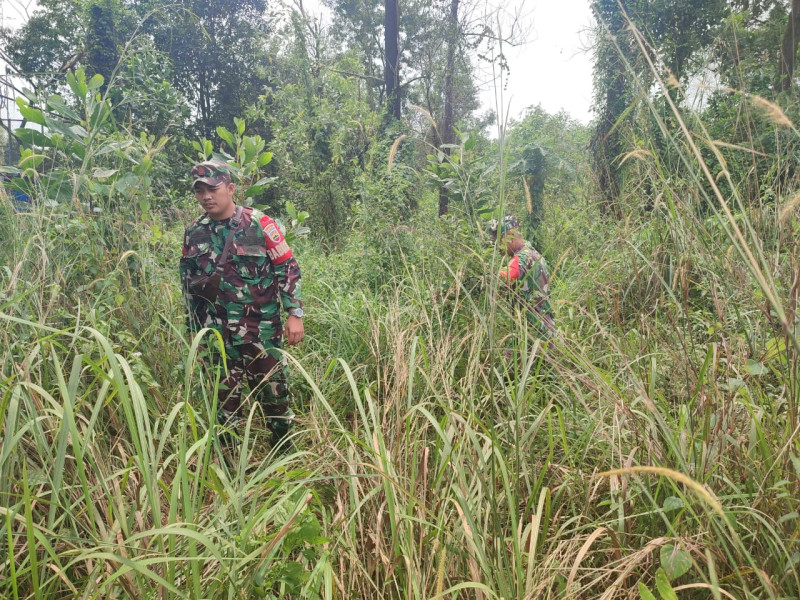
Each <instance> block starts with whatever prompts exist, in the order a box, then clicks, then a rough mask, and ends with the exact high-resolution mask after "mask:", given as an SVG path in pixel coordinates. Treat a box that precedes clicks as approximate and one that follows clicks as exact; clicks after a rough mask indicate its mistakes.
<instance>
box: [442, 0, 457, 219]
mask: <svg viewBox="0 0 800 600" xmlns="http://www.w3.org/2000/svg"><path fill="white" fill-rule="evenodd" d="M458 3H459V0H451V2H450V20H449V26H448V28H447V31H448V35H447V64H446V65H445V71H444V119H443V120H442V145H447V144H452V143H454V142H455V139H456V135H455V131H454V130H453V71H454V70H455V62H456V46H457V45H458ZM444 152H445V154H448V155H449V154H450V148H444ZM449 203H450V197H449V196H448V195H447V190H446V189H445V188H444V186H441V187H439V216H440V217H441V216H442V215H445V214H447V205H448V204H449Z"/></svg>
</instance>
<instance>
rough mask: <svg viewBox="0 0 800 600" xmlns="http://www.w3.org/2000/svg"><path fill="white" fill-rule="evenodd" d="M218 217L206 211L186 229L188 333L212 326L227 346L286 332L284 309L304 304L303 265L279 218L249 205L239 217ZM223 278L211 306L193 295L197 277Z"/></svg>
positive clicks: (184, 270) (183, 262)
mask: <svg viewBox="0 0 800 600" xmlns="http://www.w3.org/2000/svg"><path fill="white" fill-rule="evenodd" d="M233 221H234V219H233V218H231V219H224V220H222V221H214V220H212V219H211V218H210V217H208V215H203V216H201V217H199V218H197V219H195V220H194V221H193V222H192V223H191V224H190V225H189V227H187V228H186V232H185V233H184V238H183V253H182V256H181V261H180V276H181V283H182V287H183V293H184V298H185V299H186V303H187V308H188V312H189V316H188V326H189V329H190V331H198V330H199V329H201V328H203V327H211V328H212V329H216V330H217V331H219V332H220V334H222V337H223V339H224V340H225V345H226V346H236V345H240V344H249V343H253V342H258V341H260V342H261V343H265V344H266V343H269V340H270V339H272V338H274V337H276V336H279V335H281V334H282V332H283V326H282V320H281V308H282V309H283V310H284V311H288V310H289V309H290V308H299V307H302V305H303V304H302V301H301V300H300V268H299V267H298V265H297V261H296V260H295V259H294V257H293V256H292V251H291V249H290V248H289V245H288V244H287V243H286V240H284V238H283V235H282V234H281V232H280V230H279V229H278V227H277V225H275V222H274V221H273V220H272V219H270V218H269V217H268V216H266V215H265V214H264V213H262V212H261V211H259V210H256V209H253V208H250V207H245V208H244V209H243V210H242V215H241V221H240V222H239V223H238V225H235V224H234V222H233ZM232 227H234V228H235V232H234V235H233V242H232V244H231V248H230V251H229V255H228V259H227V260H226V261H225V264H224V265H219V264H218V263H219V259H220V258H221V254H222V253H223V249H224V247H225V240H226V238H227V236H228V233H229V232H230V231H231V228H232ZM218 266H219V267H220V270H219V273H220V275H221V281H220V284H219V293H218V295H217V298H216V301H215V302H214V303H213V304H212V303H210V302H208V301H207V300H205V299H204V298H202V297H198V296H196V295H193V294H191V293H189V289H190V285H191V283H192V282H193V281H196V280H197V279H198V278H201V277H203V276H206V275H210V274H212V273H214V270H215V269H216V268H217V267H218Z"/></svg>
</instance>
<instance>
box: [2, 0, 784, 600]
mask: <svg viewBox="0 0 800 600" xmlns="http://www.w3.org/2000/svg"><path fill="white" fill-rule="evenodd" d="M330 4H331V7H332V8H333V9H334V11H335V14H336V21H335V23H336V26H335V29H334V30H333V32H331V31H326V30H325V29H324V28H322V27H321V26H320V23H319V22H317V21H315V20H313V19H310V18H309V17H308V15H306V14H304V13H303V12H302V10H301V9H302V5H301V4H300V5H299V6H298V10H297V11H283V12H282V11H275V12H271V11H273V7H272V6H271V5H267V4H265V3H259V2H240V3H233V4H232V3H230V2H227V1H226V2H223V1H221V0H220V1H214V2H210V3H209V2H207V3H196V2H181V3H178V4H173V5H171V8H170V9H169V10H166V9H165V7H164V6H162V5H159V4H157V3H153V2H149V3H147V2H118V1H117V0H91V1H87V2H79V3H74V2H60V1H58V0H43V1H42V2H41V3H40V6H41V9H40V10H41V12H40V13H39V14H38V15H37V16H35V17H34V18H33V19H31V21H29V23H28V24H27V25H26V26H25V27H24V28H23V29H22V30H20V31H18V32H12V33H10V34H8V35H9V40H10V44H9V45H8V51H9V52H10V53H11V54H12V57H14V58H15V60H17V61H18V62H17V65H18V66H20V68H21V69H22V70H23V71H24V72H25V73H26V74H27V75H26V76H27V77H28V78H29V80H28V84H29V86H30V89H27V90H26V91H25V93H24V94H20V97H19V100H18V102H17V105H18V109H19V111H20V112H21V114H22V116H23V117H24V119H25V120H26V124H25V126H24V127H22V128H20V129H19V130H18V131H16V132H15V135H16V136H17V139H18V141H19V142H20V144H21V152H20V156H19V160H18V161H17V162H16V163H15V164H14V165H4V166H2V167H0V171H2V173H3V174H4V175H7V176H9V180H8V181H7V182H6V184H5V186H4V188H3V189H2V190H0V240H2V241H3V243H2V244H0V429H1V430H2V439H3V443H2V446H1V447H0V530H1V531H2V537H1V538H0V539H2V542H0V596H1V597H3V598H6V597H8V598H15V599H17V598H37V599H39V598H64V597H70V598H73V597H74V598H96V597H108V598H198V599H199V598H254V597H266V598H325V599H333V598H343V597H344V598H376V599H378V598H381V599H382V598H431V599H433V598H445V597H446V598H476V597H477V598H487V599H488V598H529V599H533V598H565V599H566V598H595V597H597V598H635V597H640V598H643V599H650V598H657V597H659V598H661V599H662V600H668V599H674V598H684V597H685V598H706V597H709V596H711V597H713V598H722V597H725V598H736V599H743V600H744V599H755V598H772V599H776V600H777V599H779V598H794V597H797V596H798V594H800V576H798V570H799V567H800V518H798V503H797V498H798V497H800V438H799V437H798V433H799V432H800V404H799V403H798V399H799V398H800V388H799V387H798V382H800V377H799V376H800V344H798V335H797V331H798V318H797V306H798V294H800V284H799V283H798V273H800V270H799V269H798V267H800V254H798V246H797V243H796V241H795V240H796V239H797V237H798V233H800V214H799V213H798V210H799V207H800V200H798V198H800V196H798V195H797V189H798V173H797V169H796V164H795V163H796V156H795V155H796V154H797V152H796V144H797V141H798V130H797V128H796V126H795V125H794V123H795V122H796V116H797V114H796V108H795V104H794V92H793V91H792V90H791V89H790V90H781V89H780V88H781V87H782V86H781V81H782V80H781V76H780V70H779V65H780V63H779V56H780V54H779V52H778V50H779V46H778V47H776V46H775V45H774V44H775V43H779V42H780V41H781V40H782V39H783V38H782V37H781V36H782V34H783V32H784V31H785V29H784V27H785V25H786V23H787V22H788V18H789V12H790V11H789V10H788V6H784V4H782V3H780V2H772V1H771V0H764V1H759V2H752V1H751V2H748V3H746V6H742V4H743V3H740V2H730V3H721V2H720V3H689V7H688V8H687V9H686V11H685V12H684V13H682V14H681V19H683V20H678V21H674V22H673V21H670V20H669V19H666V20H665V15H669V14H671V13H670V11H672V12H675V8H674V5H675V3H673V2H663V1H658V2H656V1H655V0H654V1H652V2H644V1H642V2H636V3H633V2H631V3H627V2H625V3H621V4H620V3H616V2H600V1H599V0H598V1H597V2H595V5H596V7H597V14H598V16H599V17H601V18H600V21H599V27H606V28H610V33H611V34H612V35H611V36H608V35H605V34H603V35H601V36H599V37H598V40H597V46H596V53H597V54H596V56H597V63H596V64H597V65H598V78H599V81H598V86H597V93H598V100H599V104H598V112H597V115H598V119H597V122H595V123H594V124H593V127H591V128H590V127H586V126H584V125H582V124H580V123H577V122H575V121H574V120H573V119H571V118H570V117H569V115H567V114H564V113H559V114H556V115H552V114H548V113H547V112H546V111H544V110H542V109H541V108H540V107H532V108H530V109H529V110H528V111H527V112H526V113H525V114H524V115H523V116H522V117H521V118H520V119H519V120H518V121H516V122H512V123H511V124H510V125H509V126H508V128H507V129H506V130H505V131H503V135H501V136H500V138H499V139H490V138H488V137H487V136H486V135H485V133H484V132H483V131H482V130H481V127H480V126H478V124H479V123H481V122H485V121H482V117H481V115H479V114H476V112H475V110H474V109H475V104H474V86H473V84H472V81H473V80H472V71H471V61H472V58H471V57H472V54H470V51H469V50H467V49H472V50H474V48H475V44H476V43H478V42H476V41H475V40H477V39H479V38H480V39H481V40H482V41H481V42H480V43H484V42H485V41H486V40H487V39H491V38H492V35H491V34H490V31H489V29H488V27H491V26H492V25H491V23H488V22H487V23H484V25H485V26H486V27H485V28H484V29H481V28H480V27H478V26H477V24H476V23H477V22H476V21H475V20H474V15H475V14H476V12H475V11H473V12H470V11H469V10H467V9H469V8H470V6H472V8H474V5H469V4H466V5H465V4H459V3H458V2H455V3H453V2H450V1H448V2H434V3H427V4H425V3H411V4H409V5H408V6H407V8H406V10H407V12H406V13H405V14H404V13H402V12H401V17H400V20H399V24H398V26H399V29H400V32H399V33H398V35H399V38H398V39H400V40H401V41H403V42H405V43H406V44H407V46H406V50H405V53H401V54H400V58H399V59H398V61H399V73H400V81H401V87H402V86H403V85H404V84H405V87H404V89H403V99H404V101H403V103H402V113H401V117H402V118H401V119H400V120H397V119H395V118H393V117H394V115H391V114H390V113H391V112H392V111H393V110H394V109H395V107H394V106H393V105H392V106H390V105H389V104H387V103H386V97H387V96H386V89H385V88H382V87H381V86H383V85H384V84H385V80H384V78H383V74H384V73H383V67H384V65H382V57H384V54H383V53H384V50H385V49H384V48H383V47H382V43H383V39H384V38H383V37H382V36H380V35H379V34H377V33H376V31H377V30H378V29H379V25H381V24H382V17H383V13H382V12H381V6H380V5H379V4H376V3H371V4H370V3H366V4H365V3H358V2H344V1H342V2H339V1H337V2H331V3H330ZM454 5H455V6H456V8H457V15H461V16H462V17H464V19H463V20H460V21H458V23H459V25H458V27H453V26H452V22H451V23H450V26H448V32H450V33H452V30H453V29H455V30H456V32H457V33H458V35H460V36H461V37H460V38H459V39H457V40H455V41H456V42H457V44H456V45H455V46H450V45H449V44H448V37H447V36H440V37H439V39H437V40H434V39H430V38H431V36H427V34H425V35H423V32H429V31H432V30H433V31H435V30H436V27H437V23H438V24H439V25H440V26H441V24H442V23H447V18H452V12H449V11H451V9H452V8H453V6H454ZM410 8H414V11H411V10H410ZM621 8H626V12H623V11H622V10H620V9H621ZM417 9H418V10H417ZM462 9H463V11H464V12H462ZM716 11H719V12H716ZM626 15H628V16H626ZM628 17H634V23H633V24H631V23H630V22H629V20H628ZM718 17H719V18H718ZM470 19H473V20H470ZM650 19H659V20H660V21H659V24H658V27H654V23H652V22H651V21H650ZM687 19H688V21H687ZM691 23H699V24H700V25H702V26H699V25H698V26H697V29H696V30H694V29H692V28H694V27H695V25H692V24H691ZM720 23H722V25H720ZM717 26H721V27H722V29H716V27H717ZM402 32H406V34H403V33H402ZM51 33H52V34H53V36H54V37H53V36H51V37H48V36H50V34H51ZM606 33H608V32H606ZM183 35H185V36H186V37H185V38H181V39H178V38H179V37H180V36H183ZM234 38H235V39H236V43H235V44H228V42H226V41H225V40H228V41H230V40H233V39H234ZM776 40H777V42H776ZM450 41H453V40H452V39H451V40H450ZM184 44H195V45H194V46H193V49H192V52H193V54H192V56H193V57H194V58H193V59H192V61H186V62H185V63H184V62H181V60H180V57H181V56H184V55H185V54H184V52H185V51H184V50H180V48H179V46H181V47H182V46H183V45H184ZM737 44H741V46H737ZM112 46H113V47H112ZM240 46H241V47H242V48H244V50H245V51H243V52H241V53H239V54H237V55H236V56H229V55H227V54H225V49H227V50H230V51H231V52H234V51H236V48H239V47H240ZM449 48H460V49H461V50H462V51H463V55H462V56H460V57H459V59H458V60H455V57H454V60H453V62H452V63H450V61H449V60H448V49H449ZM737 48H738V50H737ZM237 52H238V51H237ZM736 52H738V54H736ZM734 55H737V56H739V57H740V58H741V60H740V62H739V63H737V64H736V65H732V62H731V59H730V57H731V56H734ZM203 57H206V58H208V61H207V62H203V60H202V59H203ZM765 57H766V58H765ZM25 61H29V62H25ZM198 61H199V62H198ZM459 61H460V62H459ZM112 63H113V66H112ZM189 63H191V64H189ZM448 63H450V66H449V67H448V66H447V65H448ZM26 65H27V66H26ZM699 65H705V66H706V67H708V68H711V67H712V66H717V67H718V69H717V70H716V71H715V73H716V74H715V77H716V82H717V83H716V84H714V86H712V87H713V89H711V90H700V88H699V87H696V86H695V83H693V81H694V80H693V79H692V77H694V75H695V74H696V73H697V72H699V70H700V69H699ZM448 70H452V72H449V76H450V77H451V85H452V91H453V94H454V96H453V98H451V101H452V109H453V118H454V128H453V130H452V134H453V135H452V137H451V138H444V137H443V136H442V131H441V125H442V123H443V122H444V121H445V120H446V119H445V118H444V112H445V105H446V103H447V101H446V95H447V94H446V92H445V88H446V87H447V85H446V84H445V79H446V77H447V76H448ZM33 71H36V73H34V72H33ZM62 71H63V72H62ZM201 80H202V81H204V82H205V83H203V84H201V83H200V81H201ZM228 84H230V85H228ZM717 84H718V85H717ZM693 86H695V87H693ZM703 94H705V96H704V98H703V99H702V101H700V100H699V97H700V96H701V95H703ZM693 96H694V97H695V98H696V99H698V103H697V104H696V105H695V106H694V108H692V106H691V104H690V101H691V97H693ZM443 140H446V141H447V143H443ZM590 149H592V150H594V152H590V151H589V150H590ZM208 157H217V158H222V159H225V160H226V161H228V162H229V163H231V165H232V166H233V168H234V170H235V172H236V173H237V175H238V178H237V182H238V184H239V187H238V193H239V196H238V199H239V200H240V201H241V202H246V203H254V204H257V205H259V206H262V207H264V208H265V209H266V210H268V211H269V212H270V213H271V214H272V215H274V216H275V217H279V218H280V219H281V221H282V223H283V227H284V229H285V230H286V231H287V234H288V235H287V237H288V238H289V239H290V240H291V243H292V245H293V248H294V250H295V253H296V255H297V257H298V261H299V263H300V265H301V268H302V271H303V280H304V284H303V285H304V298H305V302H306V317H305V319H304V320H305V327H306V336H307V337H306V340H305V341H304V342H303V344H302V345H301V346H300V347H299V348H293V349H292V350H291V352H290V353H289V354H288V356H287V359H288V360H289V363H290V366H291V371H292V381H291V388H292V397H293V401H294V404H295V412H296V413H297V414H298V416H299V421H300V426H299V427H298V428H297V429H296V430H295V433H294V442H295V447H296V451H295V452H293V453H291V454H289V455H285V456H276V455H274V454H272V453H270V452H269V446H268V445H267V444H266V440H265V437H266V436H265V433H268V432H267V431H266V430H265V427H264V424H263V421H262V419H261V416H260V414H259V411H258V408H257V407H248V408H251V411H250V413H249V414H248V416H249V418H248V425H247V428H246V430H245V431H244V435H243V438H244V439H243V442H242V443H241V444H239V445H235V446H233V447H231V446H226V445H223V444H220V442H219V437H218V434H219V430H218V426H217V425H216V424H215V423H214V422H213V420H212V419H210V418H209V416H210V415H212V414H213V413H214V406H215V403H216V402H217V385H218V381H217V379H216V377H215V374H214V373H213V372H209V371H208V370H207V369H206V368H205V367H204V365H203V363H202V362H201V361H199V360H198V359H197V355H198V353H199V352H200V348H201V346H202V344H205V343H212V344H213V343H217V342H216V341H215V340H214V339H213V337H212V336H208V335H206V336H205V338H204V334H203V333H201V334H200V335H198V336H197V337H194V338H190V337H188V336H187V334H186V331H185V329H184V327H183V323H184V305H183V301H182V298H181V293H180V289H179V286H178V281H177V272H176V271H177V257H178V255H179V253H180V246H181V236H182V231H183V226H184V225H185V224H186V223H187V222H188V220H189V219H191V218H192V217H193V216H194V215H195V214H196V212H197V208H196V206H195V203H194V201H193V199H192V198H191V197H190V194H189V193H188V181H187V177H186V172H187V171H188V169H189V166H190V165H191V164H192V163H193V162H194V161H198V160H202V159H206V158H208ZM598 173H599V176H598ZM12 175H14V176H13V177H12ZM17 175H18V176H17ZM604 177H605V178H606V179H605V180H604V179H603V178H604ZM609 182H611V183H609ZM597 184H599V185H597ZM609 185H611V187H609ZM609 190H612V191H613V194H611V195H609ZM443 194H444V197H446V199H447V205H448V214H446V215H444V216H440V208H441V205H442V198H443ZM22 195H27V197H28V199H29V200H30V202H27V203H26V202H23V201H21V197H22ZM507 213H514V214H516V215H518V216H519V217H520V218H521V220H522V221H523V227H524V229H525V233H526V236H527V237H528V238H529V239H532V240H534V241H535V243H536V246H537V247H538V249H539V250H540V251H541V252H542V254H543V255H544V257H545V258H546V260H547V262H548V265H549V266H550V271H551V275H552V296H553V297H552V303H553V306H554V309H555V312H556V320H557V329H558V333H557V335H555V336H554V338H553V339H552V340H550V342H549V343H548V344H544V343H543V342H542V340H540V339H539V338H538V337H537V336H536V335H534V333H533V331H532V330H530V331H529V329H528V323H527V322H526V320H525V317H524V315H523V314H520V312H519V311H517V310H515V309H514V308H513V304H512V303H510V302H509V294H508V290H507V289H506V288H505V287H504V285H503V284H501V282H500V280H499V278H498V277H497V272H498V270H499V268H500V267H501V265H502V264H503V262H504V261H505V260H507V258H506V257H503V256H501V255H500V253H499V252H497V249H496V248H493V247H492V244H491V241H490V240H489V239H488V236H487V235H486V232H485V225H486V223H487V221H488V220H489V219H490V218H492V217H497V216H498V215H502V214H507Z"/></svg>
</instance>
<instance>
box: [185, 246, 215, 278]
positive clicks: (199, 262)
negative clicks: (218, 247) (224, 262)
mask: <svg viewBox="0 0 800 600" xmlns="http://www.w3.org/2000/svg"><path fill="white" fill-rule="evenodd" d="M213 249H214V247H213V245H212V244H211V242H210V241H208V242H201V243H194V244H192V245H191V246H189V248H188V249H187V251H186V254H185V255H184V256H183V257H181V260H182V261H185V262H186V265H187V266H188V268H189V272H190V273H194V274H197V275H199V274H203V273H205V274H208V273H211V272H212V271H213V270H214V265H213V263H212V261H211V253H212V251H213Z"/></svg>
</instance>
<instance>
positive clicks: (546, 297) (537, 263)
mask: <svg viewBox="0 0 800 600" xmlns="http://www.w3.org/2000/svg"><path fill="white" fill-rule="evenodd" d="M500 275H501V277H503V278H505V279H507V280H508V281H509V283H512V285H513V289H514V291H515V292H516V299H517V301H518V302H519V303H520V304H522V305H523V306H524V307H525V308H526V309H527V312H528V319H529V320H530V321H531V322H532V323H533V324H534V325H535V326H536V328H537V329H538V330H539V333H540V334H541V335H542V336H544V337H548V336H549V335H550V334H551V333H552V330H553V327H554V326H555V318H554V316H553V309H552V307H551V306H550V274H549V273H548V271H547V263H546V262H545V260H544V257H543V256H542V255H541V254H539V253H538V252H537V251H536V249H535V248H534V247H533V246H532V245H531V244H530V242H525V245H524V246H523V247H522V248H521V249H520V250H519V251H517V253H516V254H515V255H514V257H513V258H512V259H511V262H510V263H509V264H508V267H507V268H505V269H503V270H501V271H500Z"/></svg>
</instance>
